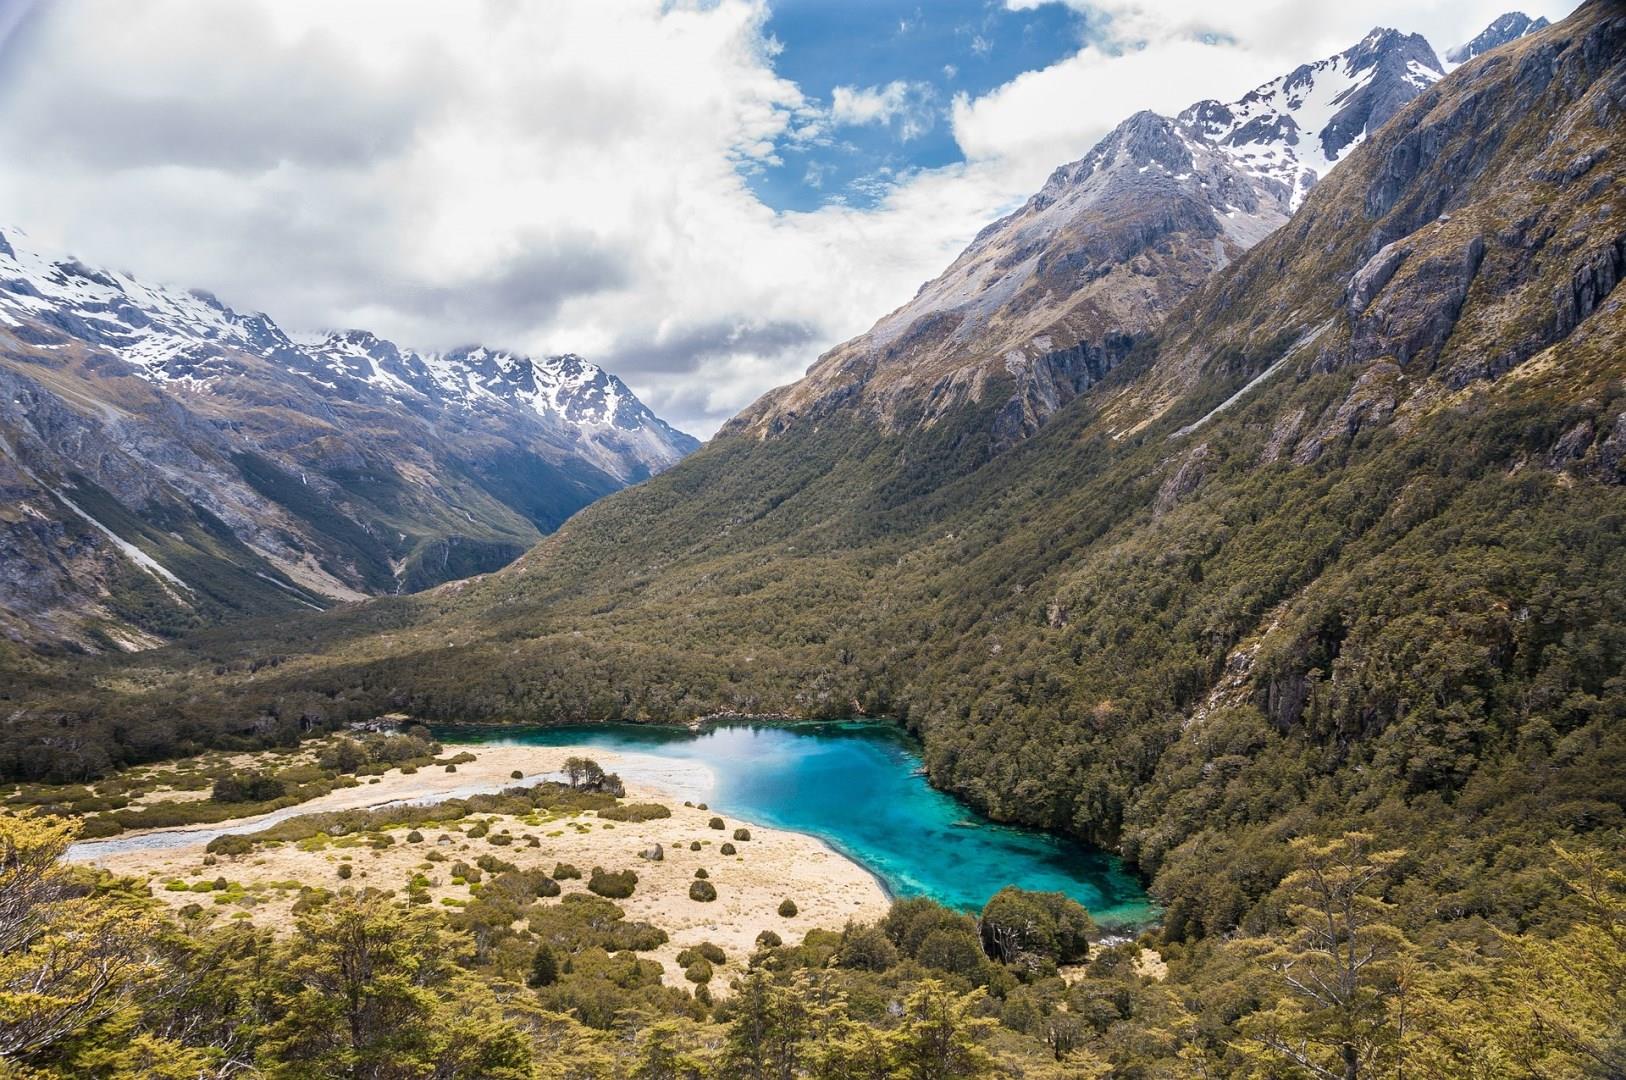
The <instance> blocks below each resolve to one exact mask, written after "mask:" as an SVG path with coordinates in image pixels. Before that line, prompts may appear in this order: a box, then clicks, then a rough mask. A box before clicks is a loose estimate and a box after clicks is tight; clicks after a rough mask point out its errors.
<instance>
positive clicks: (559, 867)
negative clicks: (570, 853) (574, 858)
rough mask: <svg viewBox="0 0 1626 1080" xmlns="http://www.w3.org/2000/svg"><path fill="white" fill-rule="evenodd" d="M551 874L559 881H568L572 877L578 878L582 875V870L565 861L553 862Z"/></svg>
mask: <svg viewBox="0 0 1626 1080" xmlns="http://www.w3.org/2000/svg"><path fill="white" fill-rule="evenodd" d="M553 876H554V877H555V878H557V879H558V880H559V881H569V880H571V879H572V878H578V879H579V878H580V877H581V876H582V872H581V871H580V870H578V869H576V868H575V867H574V866H571V865H570V864H569V863H567V862H562V863H554V864H553Z"/></svg>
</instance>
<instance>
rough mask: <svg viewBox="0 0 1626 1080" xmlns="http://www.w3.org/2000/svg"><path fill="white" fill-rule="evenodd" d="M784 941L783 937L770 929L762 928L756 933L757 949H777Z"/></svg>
mask: <svg viewBox="0 0 1626 1080" xmlns="http://www.w3.org/2000/svg"><path fill="white" fill-rule="evenodd" d="M784 943H785V942H784V941H783V939H781V938H780V936H779V935H778V934H776V933H774V932H773V931H772V930H764V931H762V933H760V934H758V935H757V948H759V949H777V948H779V946H781V945H783V944H784Z"/></svg>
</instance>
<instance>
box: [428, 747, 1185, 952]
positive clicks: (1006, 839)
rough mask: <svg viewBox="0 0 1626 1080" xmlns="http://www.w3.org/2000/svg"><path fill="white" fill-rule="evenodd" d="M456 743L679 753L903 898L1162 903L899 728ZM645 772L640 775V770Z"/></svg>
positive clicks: (709, 795) (738, 797) (1129, 907)
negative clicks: (928, 758) (978, 789)
mask: <svg viewBox="0 0 1626 1080" xmlns="http://www.w3.org/2000/svg"><path fill="white" fill-rule="evenodd" d="M437 735H438V736H439V737H440V738H441V739H442V740H443V741H445V742H448V743H452V742H479V743H502V744H509V745H522V746H571V747H577V746H579V747H583V748H584V749H595V748H597V749H603V750H613V751H618V752H621V753H630V754H639V755H646V756H653V757H659V758H662V759H666V760H669V761H670V762H671V763H672V765H673V767H674V775H684V768H685V767H688V773H687V775H689V776H691V777H692V776H694V775H696V774H698V773H699V771H700V770H697V769H694V768H693V766H694V765H701V766H704V767H705V769H706V770H709V772H710V774H711V778H712V786H711V787H710V788H709V789H707V790H706V791H705V793H704V794H703V795H701V797H702V798H704V799H705V800H706V801H707V802H708V803H709V804H710V806H711V807H712V808H713V809H716V810H719V811H722V812H724V813H728V814H732V815H734V816H736V817H740V818H743V819H745V820H747V821H754V822H760V823H761V824H763V825H772V826H777V827H779V828H783V829H794V830H796V831H798V832H804V833H809V834H811V835H813V836H817V837H819V838H820V839H822V840H824V841H825V842H826V843H828V844H829V845H830V846H831V847H833V848H835V849H836V850H838V851H840V852H841V853H842V854H844V855H847V856H848V857H849V858H852V859H854V860H855V861H857V862H858V863H860V864H861V865H863V866H865V867H866V868H868V869H869V870H870V872H872V873H873V874H875V875H876V877H878V878H879V879H880V880H881V881H882V882H883V883H884V884H885V885H886V887H887V888H888V889H889V890H890V891H891V892H892V894H893V895H895V896H930V897H932V898H933V899H935V900H937V901H938V902H940V903H943V904H948V905H950V906H953V907H958V908H964V909H967V910H970V909H976V908H980V907H982V905H983V904H984V903H985V902H986V901H987V899H988V897H990V896H992V895H993V894H994V893H995V892H997V891H999V889H1000V888H1002V887H1003V886H1005V885H1017V886H1020V887H1021V888H1024V889H1035V890H1047V891H1049V890H1059V891H1061V892H1064V893H1067V894H1068V895H1069V896H1072V897H1073V898H1074V899H1076V900H1078V901H1079V902H1080V903H1082V904H1083V905H1084V906H1085V907H1087V908H1089V909H1090V911H1091V913H1092V914H1094V915H1095V918H1096V921H1097V922H1099V923H1101V924H1102V925H1103V926H1112V925H1121V926H1128V925H1133V924H1142V923H1146V922H1149V921H1151V920H1152V919H1153V918H1155V917H1156V914H1157V912H1156V909H1155V908H1153V907H1152V905H1151V903H1150V901H1149V900H1148V899H1147V896H1146V893H1145V891H1144V890H1142V889H1141V887H1140V885H1139V884H1138V883H1137V882H1136V880H1135V878H1134V877H1133V876H1132V875H1130V874H1129V873H1127V872H1126V871H1125V870H1124V869H1123V866H1122V865H1121V864H1120V863H1119V862H1118V860H1117V859H1116V858H1114V857H1112V856H1110V855H1108V854H1107V853H1105V852H1103V851H1099V850H1096V849H1094V848H1090V847H1088V846H1085V845H1083V844H1079V843H1076V842H1074V841H1072V840H1068V839H1065V838H1062V837H1057V836H1051V835H1048V834H1046V833H1041V832H1034V831H1032V830H1028V829H1016V828H1010V827H1007V826H1003V825H997V824H995V823H993V822H991V821H989V820H988V819H987V818H985V817H982V816H981V815H979V814H977V813H976V812H975V811H973V810H971V809H970V808H969V807H967V806H966V805H965V804H964V803H962V802H960V801H959V800H957V799H955V798H954V797H953V796H950V795H946V794H944V793H943V792H940V791H937V790H935V789H934V788H932V787H931V786H930V785H929V784H927V783H926V781H925V779H924V778H923V777H922V776H921V774H920V771H919V770H920V757H919V754H918V752H917V747H916V744H915V743H914V742H913V740H912V739H910V738H909V736H908V735H907V734H905V733H904V732H902V731H901V730H899V729H898V728H897V727H895V726H894V725H891V724H883V723H874V722H867V721H849V722H844V723H828V724H793V725H783V726H778V725H747V724H728V725H720V726H716V727H707V728H705V729H703V730H701V731H689V730H687V729H682V728H662V727H649V726H644V725H631V724H603V725H587V726H576V727H549V728H501V729H453V728H447V729H442V730H440V731H438V732H437ZM634 778H635V779H636V778H638V777H634Z"/></svg>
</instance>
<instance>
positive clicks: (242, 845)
mask: <svg viewBox="0 0 1626 1080" xmlns="http://www.w3.org/2000/svg"><path fill="white" fill-rule="evenodd" d="M203 850H205V851H207V852H209V853H210V854H211V855H231V856H237V855H247V854H248V853H249V852H251V851H253V850H254V841H252V840H250V839H249V838H248V837H246V836H239V835H238V834H236V833H226V834H225V835H224V836H217V837H215V838H214V839H213V840H211V841H209V844H208V846H207V847H205V848H204V849H203Z"/></svg>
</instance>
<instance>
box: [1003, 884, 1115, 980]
mask: <svg viewBox="0 0 1626 1080" xmlns="http://www.w3.org/2000/svg"><path fill="white" fill-rule="evenodd" d="M979 928H980V931H981V934H982V945H983V949H984V950H985V951H986V952H987V953H988V955H989V956H992V957H993V958H994V959H996V960H998V961H1000V962H1001V963H1005V964H1014V963H1018V962H1031V960H1032V958H1033V957H1043V958H1045V959H1049V960H1053V961H1055V962H1056V963H1058V964H1074V963H1078V962H1079V961H1081V960H1083V959H1084V958H1085V957H1086V956H1088V955H1089V951H1090V934H1092V933H1093V932H1094V931H1095V921H1094V920H1093V919H1091V918H1090V913H1089V911H1088V910H1086V909H1085V907H1084V905H1083V904H1080V903H1079V902H1078V901H1077V900H1074V899H1073V898H1072V897H1070V896H1067V895H1066V894H1064V893H1059V892H1029V891H1027V890H1026V889H1018V888H1016V887H1015V886H1014V885H1007V886H1006V887H1005V888H1003V889H1001V890H999V892H997V893H995V894H994V895H993V897H992V898H991V899H989V901H988V903H987V904H985V905H983V909H982V918H981V920H980V921H979Z"/></svg>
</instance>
